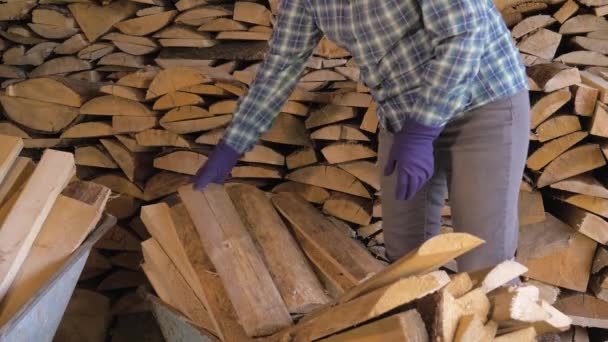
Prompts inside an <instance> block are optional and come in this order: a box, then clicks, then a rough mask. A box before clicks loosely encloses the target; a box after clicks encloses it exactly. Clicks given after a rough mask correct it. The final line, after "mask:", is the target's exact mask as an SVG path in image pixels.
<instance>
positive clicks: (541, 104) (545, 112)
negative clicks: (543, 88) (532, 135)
mask: <svg viewBox="0 0 608 342" xmlns="http://www.w3.org/2000/svg"><path fill="white" fill-rule="evenodd" d="M571 98H572V94H571V93H570V91H569V90H568V89H562V90H558V91H555V92H553V93H551V94H549V95H546V96H544V97H543V98H541V99H540V100H538V101H537V102H536V103H535V104H534V105H533V106H532V110H531V112H530V117H531V120H532V123H531V128H532V129H535V128H536V127H538V125H540V124H541V123H542V122H543V121H545V120H547V119H548V118H549V117H550V116H551V115H552V114H553V113H555V112H556V111H558V110H559V109H560V108H561V107H562V106H564V105H565V104H566V103H568V101H570V99H571Z"/></svg>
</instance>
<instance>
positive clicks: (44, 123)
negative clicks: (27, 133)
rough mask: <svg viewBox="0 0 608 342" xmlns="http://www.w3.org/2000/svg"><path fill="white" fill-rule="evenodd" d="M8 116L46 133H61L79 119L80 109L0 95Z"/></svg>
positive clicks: (0, 100)
mask: <svg viewBox="0 0 608 342" xmlns="http://www.w3.org/2000/svg"><path fill="white" fill-rule="evenodd" d="M0 103H1V104H2V107H3V108H4V113H5V114H6V116H7V117H8V118H9V119H11V120H13V121H15V122H16V123H18V124H21V125H23V126H26V127H29V128H31V129H33V130H36V131H40V132H44V133H59V132H61V131H62V130H63V129H65V128H66V127H67V126H68V125H69V124H70V123H72V122H73V121H74V120H75V119H76V118H77V117H78V108H74V107H68V106H63V105H59V104H54V103H48V102H42V101H37V100H31V99H26V98H21V97H11V96H2V95H0Z"/></svg>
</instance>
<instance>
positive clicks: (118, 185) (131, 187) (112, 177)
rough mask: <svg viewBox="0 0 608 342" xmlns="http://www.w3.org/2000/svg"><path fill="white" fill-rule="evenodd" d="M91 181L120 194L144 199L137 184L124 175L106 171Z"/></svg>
mask: <svg viewBox="0 0 608 342" xmlns="http://www.w3.org/2000/svg"><path fill="white" fill-rule="evenodd" d="M93 182H95V183H97V184H101V185H105V186H107V187H108V188H110V190H112V191H113V192H116V193H120V194H126V195H129V196H132V197H135V198H139V199H144V194H143V192H142V190H141V189H140V188H139V186H137V185H135V184H134V183H132V182H130V181H129V180H128V179H127V178H126V177H124V176H123V175H122V174H119V173H106V174H104V175H101V176H99V177H96V178H95V179H93Z"/></svg>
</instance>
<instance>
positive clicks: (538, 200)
mask: <svg viewBox="0 0 608 342" xmlns="http://www.w3.org/2000/svg"><path fill="white" fill-rule="evenodd" d="M517 211H518V215H517V216H518V219H519V225H520V226H525V225H528V224H533V223H539V222H542V221H544V220H545V206H544V204H543V197H542V194H541V193H540V192H538V191H524V190H521V191H519V202H518V204H517Z"/></svg>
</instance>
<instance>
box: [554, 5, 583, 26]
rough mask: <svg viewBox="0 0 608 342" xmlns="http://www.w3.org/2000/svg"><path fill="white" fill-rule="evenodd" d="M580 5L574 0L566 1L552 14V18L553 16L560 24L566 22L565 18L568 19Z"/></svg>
mask: <svg viewBox="0 0 608 342" xmlns="http://www.w3.org/2000/svg"><path fill="white" fill-rule="evenodd" d="M579 8H580V6H579V5H578V3H576V1H574V0H568V1H566V2H565V3H564V4H563V5H562V7H560V9H559V10H558V11H557V12H555V13H554V14H553V18H555V19H556V20H557V21H558V22H559V23H560V24H563V23H565V22H566V20H568V19H570V17H572V16H573V15H574V14H576V12H578V10H579Z"/></svg>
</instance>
